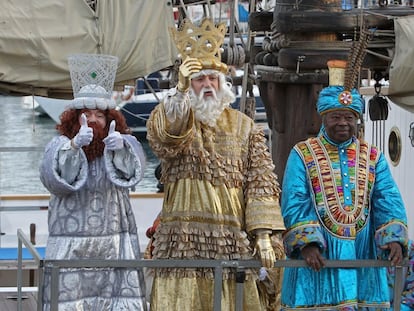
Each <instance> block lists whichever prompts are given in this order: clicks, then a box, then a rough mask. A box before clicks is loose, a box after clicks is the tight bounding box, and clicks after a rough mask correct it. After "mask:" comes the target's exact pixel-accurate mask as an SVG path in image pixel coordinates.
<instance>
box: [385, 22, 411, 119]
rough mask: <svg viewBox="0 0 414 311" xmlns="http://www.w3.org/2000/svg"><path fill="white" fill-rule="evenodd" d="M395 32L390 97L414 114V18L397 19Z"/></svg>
mask: <svg viewBox="0 0 414 311" xmlns="http://www.w3.org/2000/svg"><path fill="white" fill-rule="evenodd" d="M394 32H395V54H394V56H393V60H392V63H391V66H390V79H389V92H388V94H389V95H388V96H389V98H390V99H391V100H392V101H393V102H394V103H395V104H397V105H398V106H400V107H402V108H404V109H407V110H409V111H411V112H414V48H413V47H414V16H412V15H411V16H406V17H398V18H395V20H394Z"/></svg>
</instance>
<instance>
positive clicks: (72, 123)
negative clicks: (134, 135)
mask: <svg viewBox="0 0 414 311" xmlns="http://www.w3.org/2000/svg"><path fill="white" fill-rule="evenodd" d="M86 110H88V109H76V110H75V109H70V110H65V111H64V112H63V113H62V114H61V116H60V124H57V125H56V129H57V130H58V132H59V133H60V134H61V135H64V136H66V137H68V138H69V139H72V138H73V137H75V135H76V134H77V133H78V132H79V129H80V124H79V116H80V115H81V114H82V113H83V112H85V111H86ZM103 111H104V112H105V116H106V125H105V128H104V129H100V128H96V127H95V126H92V125H90V126H92V127H94V133H96V134H94V136H95V137H94V139H93V141H92V142H91V144H90V145H89V146H84V147H83V148H82V149H83V150H84V151H85V154H86V157H87V158H88V160H89V161H92V160H94V159H95V158H97V157H99V156H101V155H102V154H103V149H104V147H105V146H104V143H103V142H102V139H103V138H104V137H106V136H107V135H108V131H109V124H111V122H112V120H115V123H116V127H115V130H116V131H118V132H119V133H121V134H131V130H130V128H129V127H128V125H127V124H126V120H125V117H124V116H123V114H122V113H121V112H119V111H118V110H115V109H109V110H103Z"/></svg>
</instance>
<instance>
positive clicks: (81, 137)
mask: <svg viewBox="0 0 414 311" xmlns="http://www.w3.org/2000/svg"><path fill="white" fill-rule="evenodd" d="M92 139H93V129H92V128H91V127H88V119H87V118H86V115H85V114H84V113H82V114H81V127H80V129H79V132H78V134H76V136H75V137H73V139H72V146H73V147H74V148H75V149H79V148H81V147H83V146H88V145H89V144H90V143H91V141H92Z"/></svg>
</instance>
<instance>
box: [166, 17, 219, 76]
mask: <svg viewBox="0 0 414 311" xmlns="http://www.w3.org/2000/svg"><path fill="white" fill-rule="evenodd" d="M170 30H171V35H172V37H173V40H174V42H175V45H176V46H177V49H178V51H179V53H180V54H179V56H180V57H181V58H183V60H184V59H185V58H187V57H193V58H197V59H198V60H199V61H200V62H201V64H202V66H203V69H215V70H219V71H222V72H224V73H227V65H226V64H224V63H222V62H221V53H222V52H223V50H222V48H221V45H222V44H223V42H224V36H225V34H226V24H225V23H220V24H217V25H215V24H214V22H213V21H212V20H211V19H208V18H205V19H203V21H202V22H201V24H200V27H197V26H195V25H194V24H193V23H192V22H191V21H190V20H188V19H185V20H184V21H183V24H182V25H181V27H180V28H179V29H178V30H177V29H175V28H171V29H170Z"/></svg>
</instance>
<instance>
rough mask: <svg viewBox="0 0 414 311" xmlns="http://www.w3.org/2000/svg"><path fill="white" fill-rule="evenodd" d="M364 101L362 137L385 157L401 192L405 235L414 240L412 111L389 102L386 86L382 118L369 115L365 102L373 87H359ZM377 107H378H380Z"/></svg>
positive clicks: (370, 97) (370, 96)
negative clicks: (406, 221)
mask: <svg viewBox="0 0 414 311" xmlns="http://www.w3.org/2000/svg"><path fill="white" fill-rule="evenodd" d="M360 92H361V94H363V95H364V98H365V102H366V112H365V114H364V121H365V126H364V129H365V136H364V137H365V139H366V140H367V141H369V142H371V143H372V144H375V145H376V146H378V147H379V148H380V150H381V151H382V152H383V153H384V155H385V157H386V158H387V160H388V163H389V166H390V170H391V173H392V175H393V177H394V179H395V181H396V183H397V185H398V187H399V189H400V191H401V195H402V198H403V200H404V203H405V207H406V211H407V215H408V230H409V237H410V238H411V239H414V191H413V189H412V184H411V176H414V165H413V164H412V163H411V161H413V159H414V112H412V111H410V110H407V109H405V108H402V107H401V106H399V105H397V104H395V103H394V102H392V101H391V100H390V99H389V98H388V97H387V96H386V95H387V94H388V87H383V88H382V92H381V97H383V98H384V99H385V100H386V102H387V104H386V106H385V107H384V108H382V109H386V113H385V114H383V115H384V116H385V115H387V117H386V118H385V119H384V120H372V119H371V118H370V112H369V104H370V100H371V99H372V97H373V96H374V95H375V91H374V88H373V87H363V88H361V89H360ZM380 109H381V108H380Z"/></svg>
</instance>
